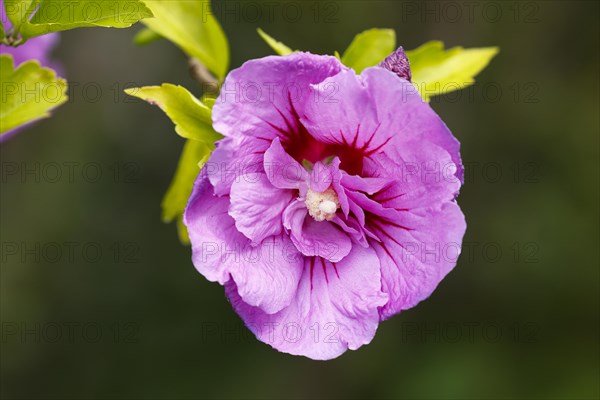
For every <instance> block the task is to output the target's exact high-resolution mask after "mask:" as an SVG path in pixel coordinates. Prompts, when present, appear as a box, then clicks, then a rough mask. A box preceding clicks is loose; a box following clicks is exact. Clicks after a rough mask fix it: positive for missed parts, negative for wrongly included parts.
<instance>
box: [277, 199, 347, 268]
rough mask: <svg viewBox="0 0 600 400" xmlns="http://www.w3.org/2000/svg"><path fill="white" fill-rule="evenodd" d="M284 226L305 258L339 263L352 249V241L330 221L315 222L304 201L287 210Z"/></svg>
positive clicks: (291, 205)
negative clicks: (323, 259)
mask: <svg viewBox="0 0 600 400" xmlns="http://www.w3.org/2000/svg"><path fill="white" fill-rule="evenodd" d="M283 225H284V226H285V228H286V229H287V230H289V234H290V239H292V242H293V243H294V245H295V246H296V248H297V249H298V251H300V252H301V253H302V254H303V255H304V256H308V257H312V256H318V257H323V258H325V259H326V260H329V261H332V262H338V261H340V260H341V259H343V258H344V257H346V256H347V255H348V253H350V250H351V249H352V240H351V239H350V237H349V236H348V235H347V234H346V233H345V232H344V231H342V230H341V229H339V228H338V227H337V226H336V225H335V224H333V223H331V222H329V221H321V222H317V221H315V220H314V219H313V218H312V217H310V216H309V215H308V213H307V210H306V206H305V205H304V202H303V201H302V200H297V201H295V202H294V203H292V204H290V206H289V207H288V208H287V209H286V210H285V212H284V214H283Z"/></svg>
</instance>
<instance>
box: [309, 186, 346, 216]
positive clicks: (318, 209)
mask: <svg viewBox="0 0 600 400" xmlns="http://www.w3.org/2000/svg"><path fill="white" fill-rule="evenodd" d="M305 204H306V208H307V209H308V213H309V214H310V216H311V217H313V218H314V219H315V221H319V222H320V221H325V220H327V221H330V220H332V219H333V217H334V216H335V213H336V212H337V209H338V208H339V207H340V202H339V200H338V197H337V193H336V192H335V190H333V189H332V188H329V189H327V190H325V191H324V192H314V191H312V190H310V189H308V192H307V193H306V200H305Z"/></svg>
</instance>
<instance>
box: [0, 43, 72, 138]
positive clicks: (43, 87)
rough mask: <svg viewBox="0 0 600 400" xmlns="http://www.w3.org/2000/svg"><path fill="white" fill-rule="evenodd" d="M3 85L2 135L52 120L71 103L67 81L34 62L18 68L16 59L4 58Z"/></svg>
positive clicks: (1, 67) (0, 68)
mask: <svg viewBox="0 0 600 400" xmlns="http://www.w3.org/2000/svg"><path fill="white" fill-rule="evenodd" d="M0 82H1V86H2V88H1V90H0V106H1V107H0V134H2V133H4V132H7V131H8V130H10V129H13V128H16V127H18V126H21V125H23V124H26V123H28V122H32V121H35V120H38V119H41V118H46V117H49V116H50V111H51V110H52V109H54V108H56V107H58V106H60V105H61V104H63V103H64V102H66V101H67V82H66V81H65V80H64V79H62V78H59V77H57V76H56V72H55V71H54V70H52V69H50V68H42V67H41V66H40V64H39V63H38V62H37V61H34V60H31V61H27V62H24V63H22V64H21V65H19V67H18V68H17V69H15V68H14V63H13V58H12V56H10V55H2V56H0Z"/></svg>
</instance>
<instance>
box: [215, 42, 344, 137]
mask: <svg viewBox="0 0 600 400" xmlns="http://www.w3.org/2000/svg"><path fill="white" fill-rule="evenodd" d="M344 68H345V67H344V66H343V65H342V64H341V63H340V61H339V60H338V59H336V58H335V57H331V56H320V55H313V54H309V53H293V54H290V55H288V56H284V57H280V56H269V57H265V58H261V59H257V60H251V61H248V62H246V63H244V64H243V65H242V66H241V67H240V68H238V69H235V70H233V71H231V72H230V73H229V75H228V76H227V79H226V80H225V82H224V83H223V87H222V89H221V94H220V96H219V97H218V98H217V100H216V102H215V105H214V107H213V110H212V115H213V126H214V128H215V130H216V131H217V132H219V133H221V134H222V135H224V136H228V137H239V136H243V135H247V136H251V137H255V138H264V139H265V140H269V141H271V140H273V139H274V138H275V137H281V138H283V137H286V136H287V135H288V134H289V132H290V131H294V130H296V128H297V126H296V124H297V121H296V119H297V118H296V116H295V115H294V114H295V113H298V114H299V115H301V114H302V109H303V107H304V103H305V102H306V101H308V99H309V96H308V95H309V85H310V84H312V83H318V82H321V81H323V80H324V79H325V78H327V77H329V76H333V75H335V74H337V73H338V72H339V71H341V70H342V69H344Z"/></svg>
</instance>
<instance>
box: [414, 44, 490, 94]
mask: <svg viewBox="0 0 600 400" xmlns="http://www.w3.org/2000/svg"><path fill="white" fill-rule="evenodd" d="M498 51H499V49H498V48H497V47H482V48H472V49H464V48H462V47H453V48H451V49H448V50H444V43H442V42H439V41H431V42H427V43H425V44H424V45H422V46H421V47H419V48H417V49H415V50H410V51H407V52H406V55H407V57H408V61H409V62H410V69H411V72H412V81H413V84H415V86H416V87H417V88H418V89H419V92H420V93H421V96H423V99H425V100H429V98H430V97H431V96H435V95H439V94H443V93H449V92H452V91H454V90H460V89H463V88H465V87H467V86H469V85H471V84H473V83H474V82H475V79H474V78H475V76H476V75H477V74H478V73H479V72H481V71H482V70H483V69H484V68H485V67H486V66H487V65H488V64H489V62H490V61H491V59H492V58H493V57H494V56H495V55H496V54H498Z"/></svg>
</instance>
